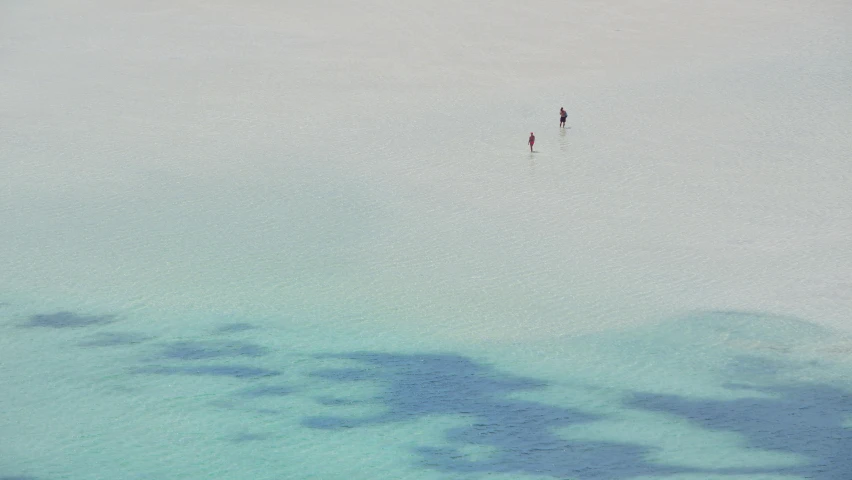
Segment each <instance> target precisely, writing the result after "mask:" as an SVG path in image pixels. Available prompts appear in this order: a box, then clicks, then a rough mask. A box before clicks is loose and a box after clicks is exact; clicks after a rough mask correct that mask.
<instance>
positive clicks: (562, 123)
mask: <svg viewBox="0 0 852 480" xmlns="http://www.w3.org/2000/svg"><path fill="white" fill-rule="evenodd" d="M566 118H568V112H566V111H565V109H564V108H562V107H559V126H560V127H561V128H565V119H566Z"/></svg>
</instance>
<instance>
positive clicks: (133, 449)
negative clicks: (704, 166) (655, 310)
mask: <svg viewBox="0 0 852 480" xmlns="http://www.w3.org/2000/svg"><path fill="white" fill-rule="evenodd" d="M20 308H21V307H19V306H14V305H6V306H5V307H4V318H6V319H7V320H8V321H7V323H6V325H5V326H4V332H3V336H2V338H3V345H2V348H3V352H4V362H3V374H4V379H5V381H6V382H7V384H10V385H15V388H13V389H8V390H7V391H6V394H5V395H4V401H3V405H4V417H3V418H4V422H3V425H2V428H3V436H4V438H6V439H7V440H6V441H4V444H3V452H4V463H3V464H4V470H5V471H6V472H9V474H19V473H24V474H27V475H32V476H34V477H36V478H87V479H88V478H92V479H94V478H115V477H130V478H206V477H211V478H214V477H215V478H344V477H351V478H375V477H377V476H378V477H398V478H482V477H483V476H486V475H487V476H493V477H495V478H726V479H727V478H767V479H768V478H773V479H774V478H779V479H780V478H825V479H828V478H838V479H839V478H843V476H844V475H845V473H846V472H848V471H849V468H850V464H849V457H848V455H847V454H846V453H847V452H848V451H849V448H850V446H852V435H850V431H849V428H848V427H849V420H850V413H852V412H850V410H849V388H850V384H849V376H848V372H849V368H848V366H847V367H845V368H844V367H842V365H839V364H838V363H837V362H833V361H831V359H830V357H831V355H830V352H824V351H820V348H821V346H823V345H826V344H830V343H831V342H832V335H831V334H830V333H829V332H827V331H825V330H823V329H821V328H818V327H814V326H812V325H809V324H807V323H804V322H801V321H798V320H795V319H785V318H775V317H771V316H765V315H760V314H747V313H742V312H696V313H694V314H691V315H689V316H687V317H685V318H680V319H671V320H669V321H664V322H661V323H658V324H656V325H654V326H646V327H639V328H635V329H629V330H626V331H621V332H617V333H613V332H605V333H595V334H587V335H581V336H577V337H575V338H572V339H567V340H565V339H562V340H547V341H541V342H537V343H532V344H518V345H502V346H493V345H492V346H487V347H486V346H483V345H475V344H473V345H469V346H467V347H465V346H462V345H453V346H449V345H441V344H440V342H434V341H429V340H423V339H418V338H417V337H412V336H410V335H409V334H408V332H405V331H404V329H398V330H397V331H388V330H386V329H383V328H382V329H377V328H375V326H372V327H371V326H370V325H369V323H366V322H364V323H359V322H357V321H356V322H345V321H340V322H338V325H337V327H335V328H328V324H327V323H326V322H324V321H321V320H318V319H316V318H314V317H313V316H312V314H311V313H310V312H293V314H292V315H289V316H286V317H285V316H281V317H266V318H263V317H257V318H238V317H233V316H219V317H217V316H215V315H203V316H198V317H188V316H182V317H180V318H168V317H162V316H161V317H157V315H158V313H157V312H156V311H154V310H146V309H139V310H137V311H135V312H125V313H123V314H122V313H118V314H115V316H109V315H102V316H99V315H97V314H88V313H87V314H83V313H77V312H54V311H48V312H45V313H33V312H26V311H22V310H21V309H20ZM315 314H316V312H315V313H314V315H315ZM159 315H163V314H162V313H159ZM33 350H36V351H38V352H39V354H38V355H34V354H33V353H32V352H33ZM10 439H13V441H8V440H10Z"/></svg>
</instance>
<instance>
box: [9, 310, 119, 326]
mask: <svg viewBox="0 0 852 480" xmlns="http://www.w3.org/2000/svg"><path fill="white" fill-rule="evenodd" d="M114 322H116V318H115V315H78V314H76V313H73V312H56V313H47V314H38V315H32V316H30V317H29V320H28V321H27V322H26V323H23V324H21V325H20V326H22V327H28V328H82V327H94V326H99V325H108V324H110V323H114Z"/></svg>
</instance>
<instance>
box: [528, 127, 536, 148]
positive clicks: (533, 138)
mask: <svg viewBox="0 0 852 480" xmlns="http://www.w3.org/2000/svg"><path fill="white" fill-rule="evenodd" d="M527 143H529V144H530V152H532V151H533V145H535V135H533V132H530V140H529V142H527Z"/></svg>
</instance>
